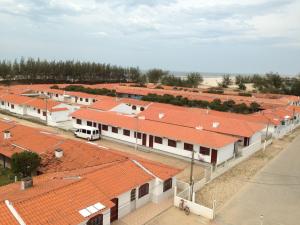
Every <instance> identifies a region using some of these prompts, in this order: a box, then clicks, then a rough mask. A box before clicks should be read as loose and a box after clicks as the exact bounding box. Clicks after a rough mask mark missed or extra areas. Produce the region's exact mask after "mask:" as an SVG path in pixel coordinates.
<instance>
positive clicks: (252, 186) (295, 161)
mask: <svg viewBox="0 0 300 225" xmlns="http://www.w3.org/2000/svg"><path fill="white" fill-rule="evenodd" d="M299 159H300V136H298V137H296V138H295V139H294V141H293V142H292V143H290V145H289V147H288V148H287V150H285V151H283V152H281V153H280V155H278V157H277V158H275V159H274V160H273V161H271V162H270V163H269V164H268V165H266V166H265V167H264V168H263V169H262V170H261V171H260V172H259V173H258V174H257V175H256V176H255V177H254V178H253V179H252V180H250V181H242V182H248V185H246V186H245V187H244V188H242V189H241V191H240V192H239V193H238V194H237V195H236V196H235V197H233V199H232V200H231V201H229V202H228V203H227V204H226V205H225V206H224V207H223V208H222V209H221V210H220V212H218V213H217V217H216V219H215V221H214V222H215V223H216V224H218V225H250V224H251V225H252V224H253V225H260V224H263V225H296V224H300V222H299V221H300V161H299ZM261 215H263V217H261Z"/></svg>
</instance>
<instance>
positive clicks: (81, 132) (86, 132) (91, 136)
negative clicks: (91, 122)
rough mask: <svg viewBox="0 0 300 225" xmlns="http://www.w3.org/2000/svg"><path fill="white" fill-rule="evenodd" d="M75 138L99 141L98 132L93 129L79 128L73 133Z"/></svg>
mask: <svg viewBox="0 0 300 225" xmlns="http://www.w3.org/2000/svg"><path fill="white" fill-rule="evenodd" d="M74 135H75V136H76V137H80V138H84V139H87V140H88V141H93V140H98V139H100V133H99V130H98V129H97V128H95V127H84V128H79V129H77V130H76V131H75V132H74Z"/></svg>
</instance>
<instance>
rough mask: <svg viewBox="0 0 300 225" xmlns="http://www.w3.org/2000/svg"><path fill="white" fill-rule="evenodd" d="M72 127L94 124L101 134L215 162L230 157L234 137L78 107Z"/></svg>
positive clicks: (163, 151) (182, 155) (233, 152)
mask: <svg viewBox="0 0 300 225" xmlns="http://www.w3.org/2000/svg"><path fill="white" fill-rule="evenodd" d="M72 117H73V126H74V128H82V127H86V126H93V127H98V129H99V132H100V134H101V136H102V137H106V138H113V139H114V140H117V141H120V142H124V143H128V144H133V145H138V146H141V147H143V148H148V149H153V151H159V152H162V153H166V154H171V155H173V156H174V155H175V156H176V155H177V156H180V157H189V158H190V157H192V152H193V151H194V152H195V155H194V156H195V158H196V159H199V160H201V161H204V162H207V163H212V164H215V165H219V164H221V163H223V162H225V161H226V160H228V159H230V158H232V157H234V154H235V153H236V151H237V146H236V142H237V141H238V139H237V138H234V137H230V136H227V135H222V134H218V133H214V132H208V131H204V130H201V129H198V128H188V127H183V126H177V125H172V124H165V123H160V122H155V121H148V120H145V119H143V118H139V117H137V116H136V117H132V116H126V115H122V114H117V113H114V112H101V111H96V110H90V109H80V110H78V111H76V112H74V113H73V114H72Z"/></svg>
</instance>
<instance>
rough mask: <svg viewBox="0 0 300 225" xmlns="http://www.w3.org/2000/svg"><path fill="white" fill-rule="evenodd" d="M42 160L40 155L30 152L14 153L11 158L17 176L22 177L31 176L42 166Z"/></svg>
mask: <svg viewBox="0 0 300 225" xmlns="http://www.w3.org/2000/svg"><path fill="white" fill-rule="evenodd" d="M40 163H41V158H40V156H39V155H38V154H36V153H34V152H29V151H23V152H20V153H14V154H13V155H12V157H11V167H12V170H13V172H14V173H15V174H20V175H21V176H22V177H27V176H31V174H32V173H33V172H34V171H36V170H37V168H38V167H39V166H40Z"/></svg>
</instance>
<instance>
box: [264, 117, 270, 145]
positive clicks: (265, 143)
mask: <svg viewBox="0 0 300 225" xmlns="http://www.w3.org/2000/svg"><path fill="white" fill-rule="evenodd" d="M269 126H270V119H268V124H267V131H266V137H265V142H264V151H265V150H266V145H267V141H268V140H267V139H268V135H269V134H268V132H269Z"/></svg>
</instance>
